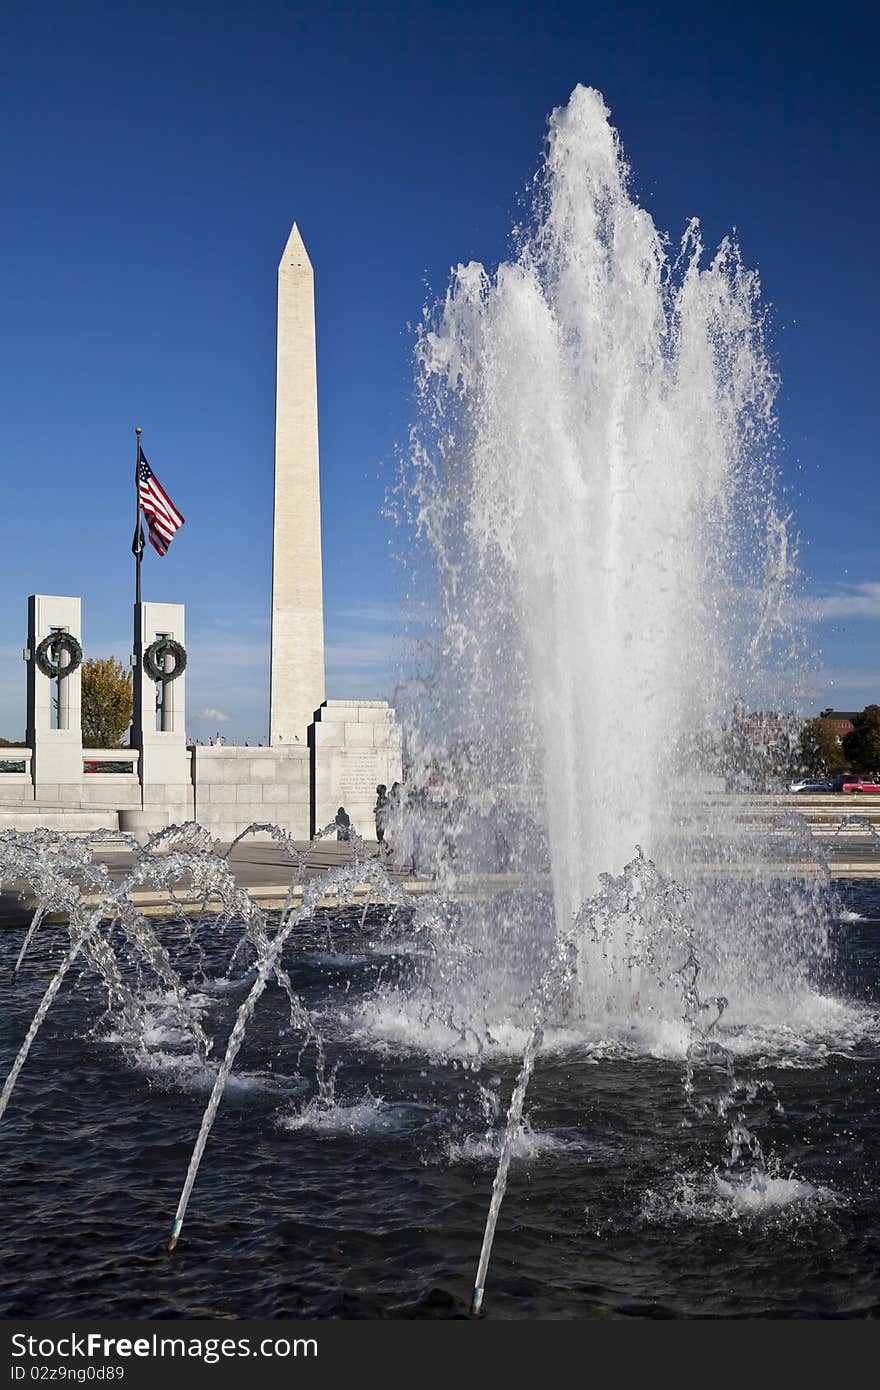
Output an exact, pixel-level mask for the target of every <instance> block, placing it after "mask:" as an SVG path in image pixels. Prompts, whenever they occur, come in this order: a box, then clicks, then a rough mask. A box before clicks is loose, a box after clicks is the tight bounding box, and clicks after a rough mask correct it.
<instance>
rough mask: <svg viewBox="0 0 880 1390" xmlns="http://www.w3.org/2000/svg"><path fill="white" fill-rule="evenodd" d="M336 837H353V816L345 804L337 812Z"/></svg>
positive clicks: (340, 838)
mask: <svg viewBox="0 0 880 1390" xmlns="http://www.w3.org/2000/svg"><path fill="white" fill-rule="evenodd" d="M336 838H337V840H350V839H351V817H350V816H349V814H348V812H347V811H346V809H345V807H344V806H340V807H339V809H338V811H337V812H336Z"/></svg>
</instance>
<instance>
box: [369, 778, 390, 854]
mask: <svg viewBox="0 0 880 1390" xmlns="http://www.w3.org/2000/svg"><path fill="white" fill-rule="evenodd" d="M387 791H388V789H387V787H386V786H385V783H384V782H380V783H379V785H378V787H377V788H376V804H375V806H374V807H373V815H374V816H375V817H376V839H377V840H378V841H379V844H380V845H381V844H382V841H383V840H384V839H385V808H386V806H387V805H388V795H387Z"/></svg>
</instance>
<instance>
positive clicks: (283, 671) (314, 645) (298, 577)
mask: <svg viewBox="0 0 880 1390" xmlns="http://www.w3.org/2000/svg"><path fill="white" fill-rule="evenodd" d="M276 352H277V361H276V383H275V519H274V532H273V550H272V664H271V690H270V697H269V742H270V744H272V745H274V744H277V743H299V744H301V745H302V746H303V747H305V746H306V741H307V730H308V726H309V725H310V724H311V722H312V720H313V718H314V713H315V710H316V709H317V708H318V706H319V705H320V704H321V702H322V701H323V699H324V606H323V594H322V583H321V500H320V487H319V477H318V386H317V370H316V363H315V291H314V275H313V272H312V266H311V262H310V261H309V258H308V254H307V252H306V248H305V246H304V245H303V241H302V237H301V236H300V234H299V231H298V229H297V226H296V223H294V225H293V228H292V230H291V233H290V237H289V239H288V242H287V245H286V246H285V248H284V255H283V256H282V257H281V264H280V265H279V267H278V330H277V348H276Z"/></svg>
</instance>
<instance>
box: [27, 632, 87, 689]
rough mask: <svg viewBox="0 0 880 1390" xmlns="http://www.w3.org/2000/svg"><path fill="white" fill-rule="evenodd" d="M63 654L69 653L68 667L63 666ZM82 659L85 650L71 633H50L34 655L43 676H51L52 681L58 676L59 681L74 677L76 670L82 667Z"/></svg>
mask: <svg viewBox="0 0 880 1390" xmlns="http://www.w3.org/2000/svg"><path fill="white" fill-rule="evenodd" d="M62 652H67V655H68V656H69V657H70V660H69V661H68V663H67V665H66V666H62V665H61V653H62ZM82 659H83V649H82V647H81V646H80V644H79V642H77V640H76V638H75V637H71V635H70V633H69V632H50V633H49V636H48V637H44V638H43V640H42V642H41V643H40V645H39V646H38V647H37V650H36V652H35V653H34V660H35V661H36V663H37V665H38V667H39V668H40V670H41V671H42V673H43V675H44V676H49V678H50V679H51V680H54V678H55V677H56V676H57V677H58V679H59V680H64V678H65V676H72V675H73V673H74V671H75V670H76V668H77V667H78V666H81V665H82Z"/></svg>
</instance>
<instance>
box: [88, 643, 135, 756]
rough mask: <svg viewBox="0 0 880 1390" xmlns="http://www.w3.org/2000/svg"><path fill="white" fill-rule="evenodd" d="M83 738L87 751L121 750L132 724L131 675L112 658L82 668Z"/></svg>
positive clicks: (94, 660)
mask: <svg viewBox="0 0 880 1390" xmlns="http://www.w3.org/2000/svg"><path fill="white" fill-rule="evenodd" d="M81 669H82V736H83V744H84V746H85V747H86V748H118V747H119V744H120V742H121V740H122V735H123V734H124V733H125V731H126V729H127V728H128V726H129V724H130V723H131V713H132V709H133V704H132V694H131V672H130V671H128V670H126V668H125V667H124V666H123V665H122V663H121V662H120V661H115V660H114V659H113V657H112V656H111V657H110V658H109V659H108V660H106V661H103V660H101V659H100V658H99V657H95V656H90V657H89V658H88V660H87V661H84V662H83V664H82V668H81Z"/></svg>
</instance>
